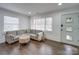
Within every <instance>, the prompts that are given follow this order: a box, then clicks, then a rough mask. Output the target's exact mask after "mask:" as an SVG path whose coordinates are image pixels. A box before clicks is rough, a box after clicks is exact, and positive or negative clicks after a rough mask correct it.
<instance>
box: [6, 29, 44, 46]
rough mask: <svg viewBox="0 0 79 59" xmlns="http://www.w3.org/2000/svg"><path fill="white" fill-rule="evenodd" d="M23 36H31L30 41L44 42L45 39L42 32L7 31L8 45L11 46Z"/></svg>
mask: <svg viewBox="0 0 79 59" xmlns="http://www.w3.org/2000/svg"><path fill="white" fill-rule="evenodd" d="M23 34H28V35H30V39H33V40H37V41H42V40H44V39H45V34H44V32H43V31H40V30H29V31H28V30H16V31H7V32H6V33H5V40H6V42H7V43H9V44H11V43H14V42H17V41H18V39H19V37H20V36H21V35H23Z"/></svg>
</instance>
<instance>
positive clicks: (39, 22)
mask: <svg viewBox="0 0 79 59" xmlns="http://www.w3.org/2000/svg"><path fill="white" fill-rule="evenodd" d="M44 27H45V19H44V18H41V19H36V30H44Z"/></svg>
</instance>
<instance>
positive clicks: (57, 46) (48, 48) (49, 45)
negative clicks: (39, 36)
mask: <svg viewBox="0 0 79 59" xmlns="http://www.w3.org/2000/svg"><path fill="white" fill-rule="evenodd" d="M78 54H79V47H75V46H71V45H67V44H62V43H58V42H54V41H50V40H47V41H45V42H38V41H33V40H31V42H29V44H27V45H23V46H20V44H19V43H18V42H17V43H14V44H12V45H9V44H0V55H78Z"/></svg>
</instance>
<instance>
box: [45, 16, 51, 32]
mask: <svg viewBox="0 0 79 59" xmlns="http://www.w3.org/2000/svg"><path fill="white" fill-rule="evenodd" d="M46 31H52V18H51V17H48V18H46Z"/></svg>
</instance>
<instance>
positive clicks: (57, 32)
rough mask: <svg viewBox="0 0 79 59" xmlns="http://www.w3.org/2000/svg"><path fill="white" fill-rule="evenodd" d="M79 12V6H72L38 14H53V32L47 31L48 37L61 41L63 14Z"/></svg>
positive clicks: (44, 15)
mask: <svg viewBox="0 0 79 59" xmlns="http://www.w3.org/2000/svg"><path fill="white" fill-rule="evenodd" d="M76 12H79V8H78V7H77V8H72V9H67V10H62V11H57V12H50V13H47V14H46V13H45V14H41V15H37V16H39V17H48V16H51V17H52V18H53V22H52V23H53V24H52V29H53V31H52V32H46V37H47V38H48V39H50V40H54V41H58V42H61V16H62V15H63V14H69V13H76ZM37 16H32V17H37Z"/></svg>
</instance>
